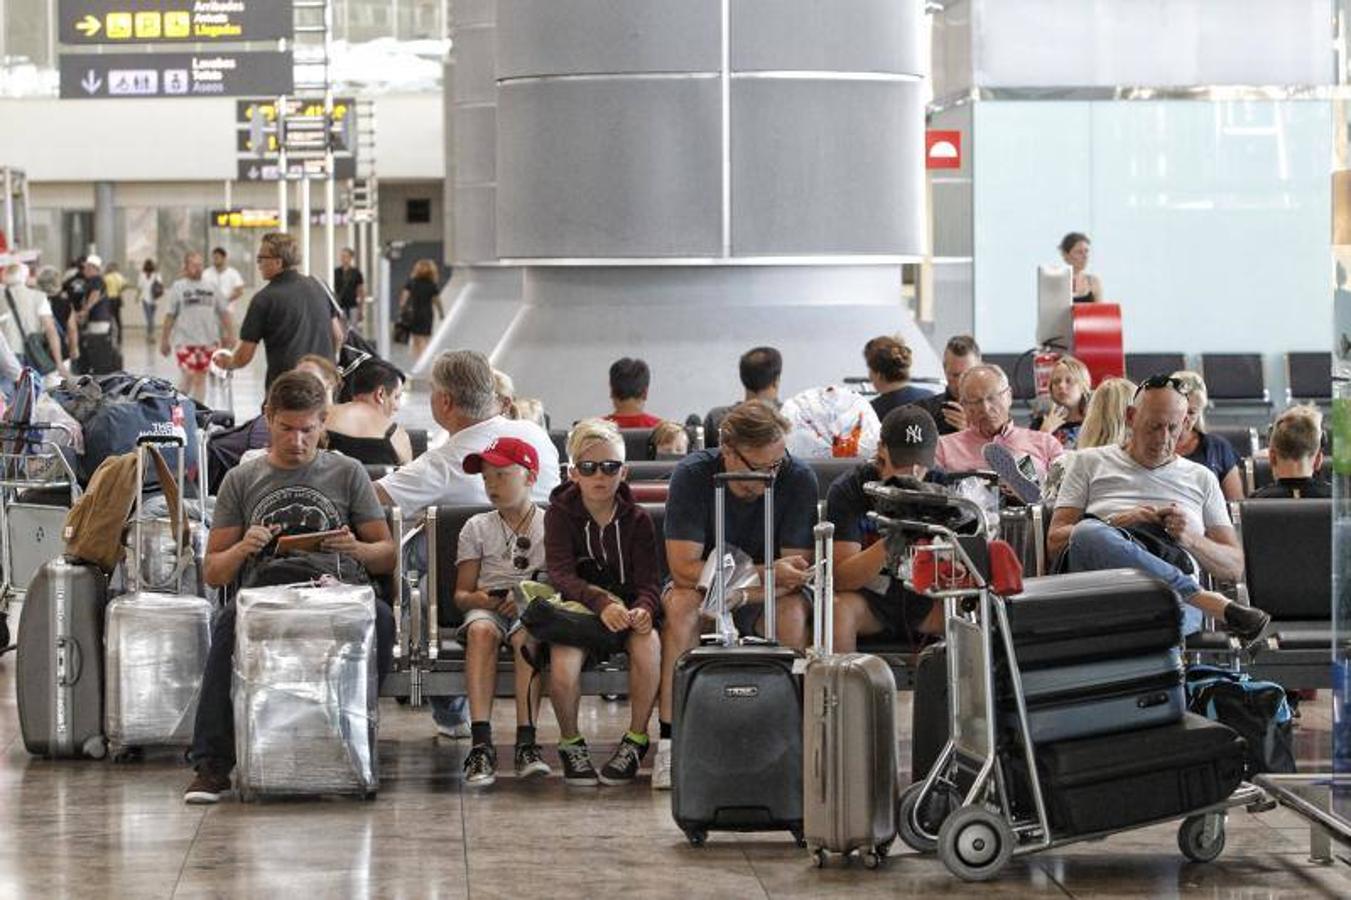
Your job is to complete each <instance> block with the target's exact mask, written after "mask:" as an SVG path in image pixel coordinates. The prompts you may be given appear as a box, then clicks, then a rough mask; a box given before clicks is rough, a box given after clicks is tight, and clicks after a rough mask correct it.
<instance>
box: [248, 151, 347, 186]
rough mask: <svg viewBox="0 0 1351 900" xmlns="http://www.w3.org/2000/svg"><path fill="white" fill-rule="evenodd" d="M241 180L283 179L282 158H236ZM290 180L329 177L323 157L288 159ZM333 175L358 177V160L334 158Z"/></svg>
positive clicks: (343, 179)
mask: <svg viewBox="0 0 1351 900" xmlns="http://www.w3.org/2000/svg"><path fill="white" fill-rule="evenodd" d="M236 164H237V166H238V174H237V175H236V177H237V178H238V180H240V181H281V160H279V159H278V158H277V157H276V156H275V155H273V156H272V157H271V158H268V159H251V158H248V157H243V156H241V157H240V158H239V159H238V160H236ZM286 168H287V170H288V175H287V180H288V181H300V180H301V179H302V178H309V179H323V178H327V177H328V172H327V171H325V170H324V161H323V160H322V159H289V158H288V159H287V160H286ZM333 177H334V178H336V179H337V180H339V181H346V180H348V179H352V178H356V177H357V161H356V160H355V159H353V158H352V157H350V156H346V157H343V156H335V157H334V158H333Z"/></svg>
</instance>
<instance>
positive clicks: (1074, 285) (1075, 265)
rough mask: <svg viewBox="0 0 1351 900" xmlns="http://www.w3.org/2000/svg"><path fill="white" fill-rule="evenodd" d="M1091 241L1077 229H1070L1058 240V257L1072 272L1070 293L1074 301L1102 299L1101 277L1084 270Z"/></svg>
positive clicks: (1098, 300) (1083, 301)
mask: <svg viewBox="0 0 1351 900" xmlns="http://www.w3.org/2000/svg"><path fill="white" fill-rule="evenodd" d="M1092 243H1093V242H1092V241H1090V240H1089V239H1088V235H1086V234H1082V233H1080V232H1078V231H1071V232H1070V233H1069V234H1067V235H1065V236H1064V237H1063V238H1061V240H1060V257H1061V258H1062V259H1063V260H1065V262H1066V263H1067V264H1068V265H1069V267H1070V271H1071V272H1073V273H1074V274H1073V279H1072V281H1071V286H1070V293H1071V294H1072V295H1073V297H1074V302H1075V303H1095V302H1101V301H1102V299H1103V293H1102V279H1101V278H1099V277H1098V276H1096V275H1093V274H1090V273H1089V272H1088V271H1086V269H1087V268H1088V250H1089V247H1090V246H1091V245H1092Z"/></svg>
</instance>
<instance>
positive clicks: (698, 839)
mask: <svg viewBox="0 0 1351 900" xmlns="http://www.w3.org/2000/svg"><path fill="white" fill-rule="evenodd" d="M685 837H686V838H687V839H688V840H689V842H690V846H691V847H702V846H703V845H704V841H706V840H708V832H707V831H704V830H703V829H701V828H696V829H693V830H691V831H687V832H685Z"/></svg>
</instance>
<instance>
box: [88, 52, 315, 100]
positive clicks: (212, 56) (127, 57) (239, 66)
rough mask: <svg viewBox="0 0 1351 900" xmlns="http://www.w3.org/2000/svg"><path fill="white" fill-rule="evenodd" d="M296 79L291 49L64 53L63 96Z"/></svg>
mask: <svg viewBox="0 0 1351 900" xmlns="http://www.w3.org/2000/svg"><path fill="white" fill-rule="evenodd" d="M293 85H294V62H293V59H292V55H291V53H290V52H289V51H287V52H285V53H278V52H253V53H246V52H234V51H225V52H220V53H98V54H93V53H78V54H74V53H67V54H63V55H62V56H61V97H62V98H63V99H69V100H89V99H95V98H97V99H109V98H112V99H118V98H122V97H239V96H248V95H251V94H286V93H289V92H290V91H291V90H292V88H293Z"/></svg>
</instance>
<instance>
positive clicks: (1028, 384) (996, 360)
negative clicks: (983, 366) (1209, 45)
mask: <svg viewBox="0 0 1351 900" xmlns="http://www.w3.org/2000/svg"><path fill="white" fill-rule="evenodd" d="M981 361H982V362H985V363H988V364H990V365H992V366H999V368H1001V369H1003V370H1004V374H1005V375H1007V376H1008V379H1009V384H1010V385H1012V386H1013V399H1014V400H1032V399H1034V398H1035V397H1036V396H1037V382H1036V375H1035V374H1034V373H1033V371H1032V357H1031V356H1030V355H1027V354H1023V353H985V354H982V355H981Z"/></svg>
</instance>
